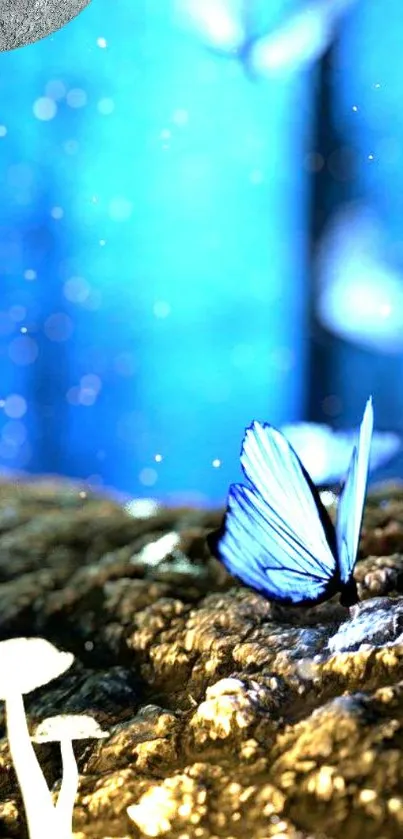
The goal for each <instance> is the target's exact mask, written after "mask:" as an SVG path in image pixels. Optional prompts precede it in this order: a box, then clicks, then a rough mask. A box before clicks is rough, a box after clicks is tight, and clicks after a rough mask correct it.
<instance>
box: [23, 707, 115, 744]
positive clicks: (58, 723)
mask: <svg viewBox="0 0 403 839" xmlns="http://www.w3.org/2000/svg"><path fill="white" fill-rule="evenodd" d="M90 737H96V738H98V739H100V738H103V737H109V732H108V731H102V728H100V726H99V725H98V723H97V721H96V720H94V718H93V717H90V716H89V714H58V715H57V716H55V717H47V718H46V719H45V720H42V722H41V723H40V724H39V725H38V727H37V729H36V731H35V735H34V737H32V740H34V742H35V743H51V742H54V741H59V740H89V738H90Z"/></svg>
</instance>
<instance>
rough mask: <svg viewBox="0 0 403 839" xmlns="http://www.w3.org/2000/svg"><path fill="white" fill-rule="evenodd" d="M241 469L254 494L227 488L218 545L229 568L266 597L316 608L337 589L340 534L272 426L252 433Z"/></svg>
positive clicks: (247, 438) (255, 426) (259, 427)
mask: <svg viewBox="0 0 403 839" xmlns="http://www.w3.org/2000/svg"><path fill="white" fill-rule="evenodd" d="M241 463H242V467H243V469H244V472H245V475H246V477H247V478H248V480H249V482H250V484H251V487H252V488H251V489H249V488H247V487H243V486H240V485H234V486H232V487H231V489H230V494H229V499H228V509H227V514H226V518H225V523H224V528H223V530H222V532H221V534H220V537H219V539H218V540H217V542H216V550H215V552H216V553H218V555H219V558H220V559H221V560H222V561H223V563H224V564H225V566H226V567H227V569H228V570H229V571H230V572H231V573H232V574H235V575H236V576H238V577H240V578H241V579H242V580H243V581H244V582H245V583H247V584H248V585H251V586H252V587H253V588H256V589H259V590H260V591H262V592H263V593H264V594H266V596H268V597H271V598H273V599H276V600H280V601H283V602H288V603H308V602H317V601H318V600H320V599H324V598H325V597H328V596H330V594H331V593H332V589H335V588H337V585H336V583H335V581H336V577H337V563H336V558H335V557H336V553H335V550H336V549H334V552H333V551H332V549H331V545H332V543H333V544H334V543H335V536H334V531H333V527H332V524H331V522H330V519H329V517H328V514H327V512H326V510H325V508H324V507H323V505H322V504H321V502H320V499H319V496H318V494H317V492H316V490H315V488H314V486H313V484H312V482H311V480H310V478H309V476H308V475H307V473H306V472H305V469H304V468H303V466H302V464H301V462H300V460H299V458H298V456H297V455H296V453H295V452H294V450H293V449H292V447H291V446H290V444H289V443H288V442H287V440H286V439H285V438H284V437H283V435H282V434H281V433H280V432H278V431H276V429H274V428H272V426H270V425H262V424H261V423H258V422H255V423H253V424H252V426H251V427H250V428H248V429H247V431H246V435H245V439H244V443H243V448H242V454H241Z"/></svg>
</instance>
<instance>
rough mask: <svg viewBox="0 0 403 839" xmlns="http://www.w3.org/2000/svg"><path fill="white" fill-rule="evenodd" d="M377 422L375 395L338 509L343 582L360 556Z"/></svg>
mask: <svg viewBox="0 0 403 839" xmlns="http://www.w3.org/2000/svg"><path fill="white" fill-rule="evenodd" d="M373 425H374V411H373V407H372V398H370V399H368V402H367V404H366V407H365V411H364V416H363V420H362V423H361V426H360V433H359V438H358V443H357V446H355V447H354V450H353V454H352V456H351V461H350V466H349V469H348V472H347V478H346V481H345V484H344V487H343V491H342V493H341V495H340V498H339V504H338V508H337V521H336V538H337V548H338V557H339V571H340V578H341V581H342V582H343V583H347V582H348V581H349V579H350V577H351V575H352V572H353V568H354V565H355V560H356V557H357V550H358V540H359V538H360V530H361V523H362V515H363V511H364V501H365V492H366V488H367V478H368V467H369V456H370V449H371V439H372V429H373Z"/></svg>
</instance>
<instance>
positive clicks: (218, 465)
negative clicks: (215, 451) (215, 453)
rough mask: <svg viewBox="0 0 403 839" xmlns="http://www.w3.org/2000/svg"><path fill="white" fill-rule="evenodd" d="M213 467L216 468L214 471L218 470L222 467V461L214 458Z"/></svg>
mask: <svg viewBox="0 0 403 839" xmlns="http://www.w3.org/2000/svg"><path fill="white" fill-rule="evenodd" d="M212 466H214V469H218V468H219V467H220V466H221V460H219V458H218V457H216V458H214V460H213V462H212Z"/></svg>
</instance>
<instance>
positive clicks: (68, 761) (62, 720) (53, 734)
mask: <svg viewBox="0 0 403 839" xmlns="http://www.w3.org/2000/svg"><path fill="white" fill-rule="evenodd" d="M108 736H109V732H107V731H102V729H101V728H100V727H99V725H98V723H97V722H96V720H94V719H93V718H92V717H90V716H89V715H87V714H60V715H58V716H55V717H48V718H47V719H45V720H43V721H42V722H41V723H40V725H38V727H37V729H36V732H35V736H34V737H33V738H32V739H33V740H34V741H35V742H36V743H52V742H58V743H60V750H61V755H62V768H63V774H62V783H61V787H60V793H59V797H58V799H57V804H56V808H55V809H56V813H57V820H58V826H59V833H58V839H61V837H63V839H64V837H66V839H67V837H71V835H72V821H73V808H74V802H75V798H76V795H77V788H78V769H77V763H76V759H75V757H74V751H73V743H72V741H73V740H89V739H90V738H92V737H96V738H103V737H108Z"/></svg>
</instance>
